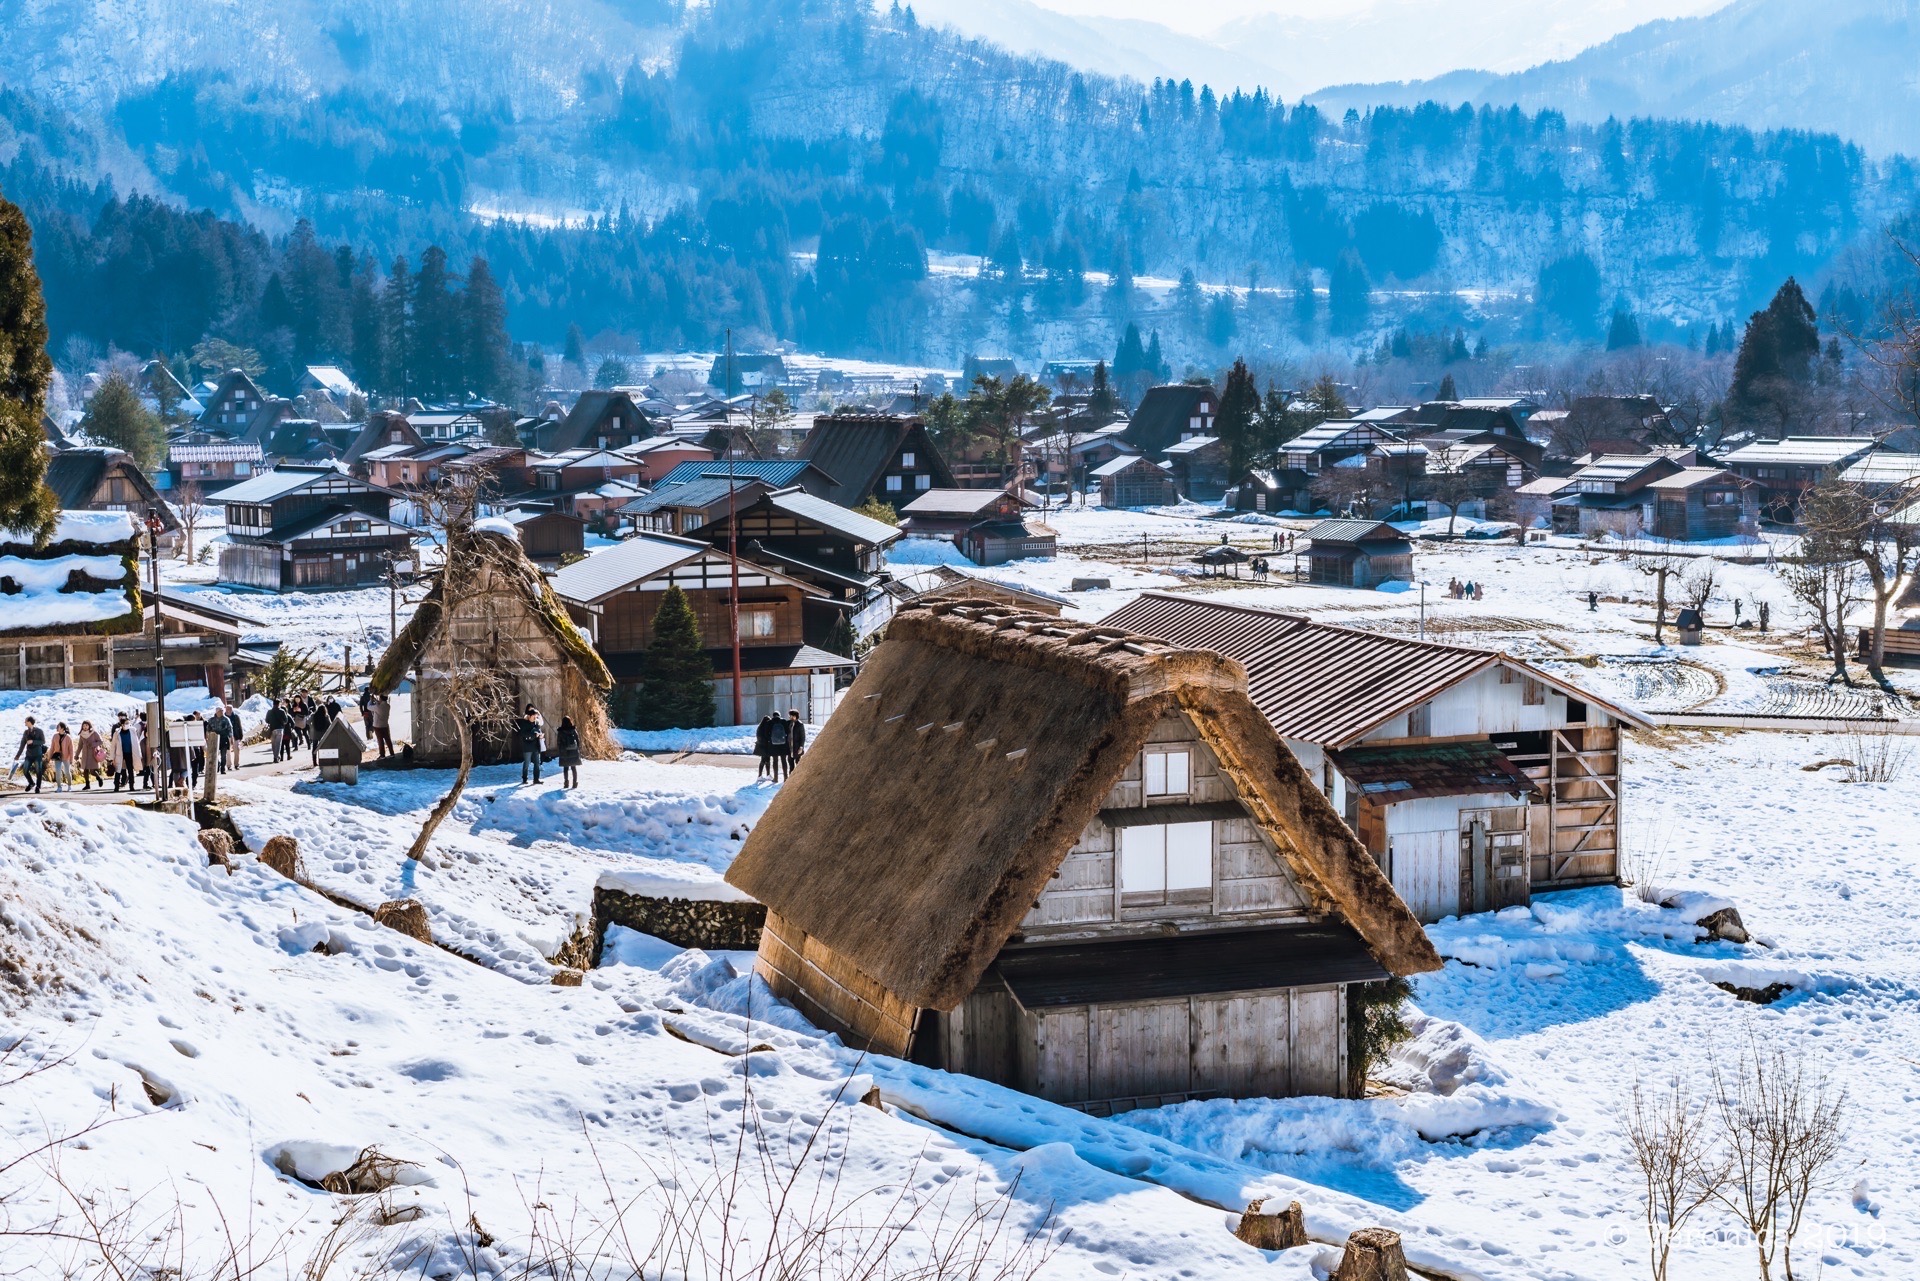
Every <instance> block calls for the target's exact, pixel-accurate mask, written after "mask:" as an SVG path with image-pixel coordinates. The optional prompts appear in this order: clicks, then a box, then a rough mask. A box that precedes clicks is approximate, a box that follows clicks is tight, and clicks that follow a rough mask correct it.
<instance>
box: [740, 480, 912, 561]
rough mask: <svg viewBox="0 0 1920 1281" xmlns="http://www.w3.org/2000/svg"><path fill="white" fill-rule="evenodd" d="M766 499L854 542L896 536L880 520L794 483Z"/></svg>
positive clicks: (881, 541) (876, 541)
mask: <svg viewBox="0 0 1920 1281" xmlns="http://www.w3.org/2000/svg"><path fill="white" fill-rule="evenodd" d="M767 502H768V503H769V504H771V505H772V506H774V507H776V508H778V509H779V510H780V511H783V512H786V513H787V514H788V515H790V516H794V517H796V518H798V519H800V520H804V521H810V522H812V523H813V524H815V525H818V526H820V527H821V528H822V529H830V530H832V531H833V532H834V533H836V534H844V535H846V536H847V537H848V538H851V539H853V540H854V541H855V542H861V543H872V544H873V545H874V546H875V547H885V546H886V545H887V544H888V543H890V542H892V541H893V540H894V539H896V538H898V537H900V531H899V530H898V529H896V528H894V527H893V526H892V525H889V524H887V522H885V521H884V520H875V519H874V518H873V517H871V516H862V515H861V514H860V513H859V512H857V511H853V510H852V509H850V508H846V507H842V506H841V505H840V504H838V503H830V502H828V501H827V500H826V499H824V498H816V497H814V496H813V495H812V494H809V493H808V492H807V491H806V490H804V489H800V488H798V487H796V488H793V489H781V490H776V491H774V492H773V493H771V494H769V495H767Z"/></svg>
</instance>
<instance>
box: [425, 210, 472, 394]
mask: <svg viewBox="0 0 1920 1281" xmlns="http://www.w3.org/2000/svg"><path fill="white" fill-rule="evenodd" d="M452 281H453V278H452V275H451V274H450V273H449V272H448V270H447V253H446V250H444V249H442V248H440V246H438V245H428V246H427V247H426V249H425V250H424V251H422V253H421V254H420V271H419V273H418V274H417V275H415V276H414V278H413V378H414V382H415V383H416V384H417V385H418V388H419V391H418V393H417V394H419V395H421V396H436V397H438V396H447V395H449V394H453V393H457V392H459V391H460V390H462V389H461V387H460V385H459V384H460V357H461V352H462V349H463V348H464V346H465V343H464V342H463V341H462V335H461V332H460V329H461V326H460V315H459V304H458V302H457V301H456V300H455V298H454V294H453V283H452Z"/></svg>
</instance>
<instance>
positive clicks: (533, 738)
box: [520, 703, 547, 786]
mask: <svg viewBox="0 0 1920 1281" xmlns="http://www.w3.org/2000/svg"><path fill="white" fill-rule="evenodd" d="M546 750H547V726H546V722H545V721H542V720H541V719H540V709H539V708H537V707H535V706H534V705H533V704H532V703H528V704H527V712H526V715H524V716H522V717H521V718H520V782H521V785H522V786H524V785H525V784H526V782H527V773H528V771H532V773H533V781H534V782H536V783H538V782H539V781H540V757H541V754H542V753H544V752H545V751H546Z"/></svg>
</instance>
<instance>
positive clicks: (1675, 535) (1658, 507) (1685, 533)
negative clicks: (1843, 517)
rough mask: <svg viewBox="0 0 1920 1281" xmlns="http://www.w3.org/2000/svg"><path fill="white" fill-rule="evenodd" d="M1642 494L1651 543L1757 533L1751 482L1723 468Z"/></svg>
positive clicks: (1682, 476)
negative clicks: (1647, 499)
mask: <svg viewBox="0 0 1920 1281" xmlns="http://www.w3.org/2000/svg"><path fill="white" fill-rule="evenodd" d="M1916 461H1920V460H1916ZM1644 492H1645V493H1647V494H1648V495H1650V496H1651V498H1652V507H1653V511H1652V519H1651V520H1648V521H1647V522H1646V526H1647V528H1648V530H1649V532H1651V533H1652V534H1653V536H1654V537H1655V538H1671V539H1675V540H1678V541H1681V542H1690V541H1695V540H1698V539H1705V538H1731V537H1733V536H1734V535H1736V534H1741V533H1758V532H1759V526H1760V503H1759V500H1758V497H1757V495H1756V494H1755V491H1754V486H1753V484H1752V482H1750V481H1744V480H1741V479H1740V478H1739V477H1738V476H1736V475H1734V474H1733V473H1732V472H1730V471H1728V470H1727V469H1726V468H1724V467H1688V468H1684V469H1683V470H1681V471H1677V472H1675V473H1674V474H1673V475H1671V476H1662V477H1661V478H1660V479H1659V480H1656V481H1654V482H1653V483H1651V484H1649V485H1648V486H1647V487H1646V490H1645V491H1644Z"/></svg>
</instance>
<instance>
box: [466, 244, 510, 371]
mask: <svg viewBox="0 0 1920 1281" xmlns="http://www.w3.org/2000/svg"><path fill="white" fill-rule="evenodd" d="M465 311H466V317H465V319H466V325H467V334H466V378H465V380H464V385H466V386H468V387H471V388H472V389H473V390H474V391H476V392H478V393H479V394H480V395H482V396H485V397H487V398H489V399H492V400H503V401H504V400H509V399H511V398H512V396H513V390H514V388H513V361H512V359H511V351H510V349H511V348H512V346H513V341H512V339H510V338H509V337H508V336H507V299H506V295H505V294H503V293H501V292H500V285H499V282H498V281H496V280H494V278H493V271H492V269H491V268H489V267H488V266H487V260H486V259H485V258H475V259H474V260H473V266H472V267H470V268H468V270H467V296H466V307H465Z"/></svg>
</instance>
